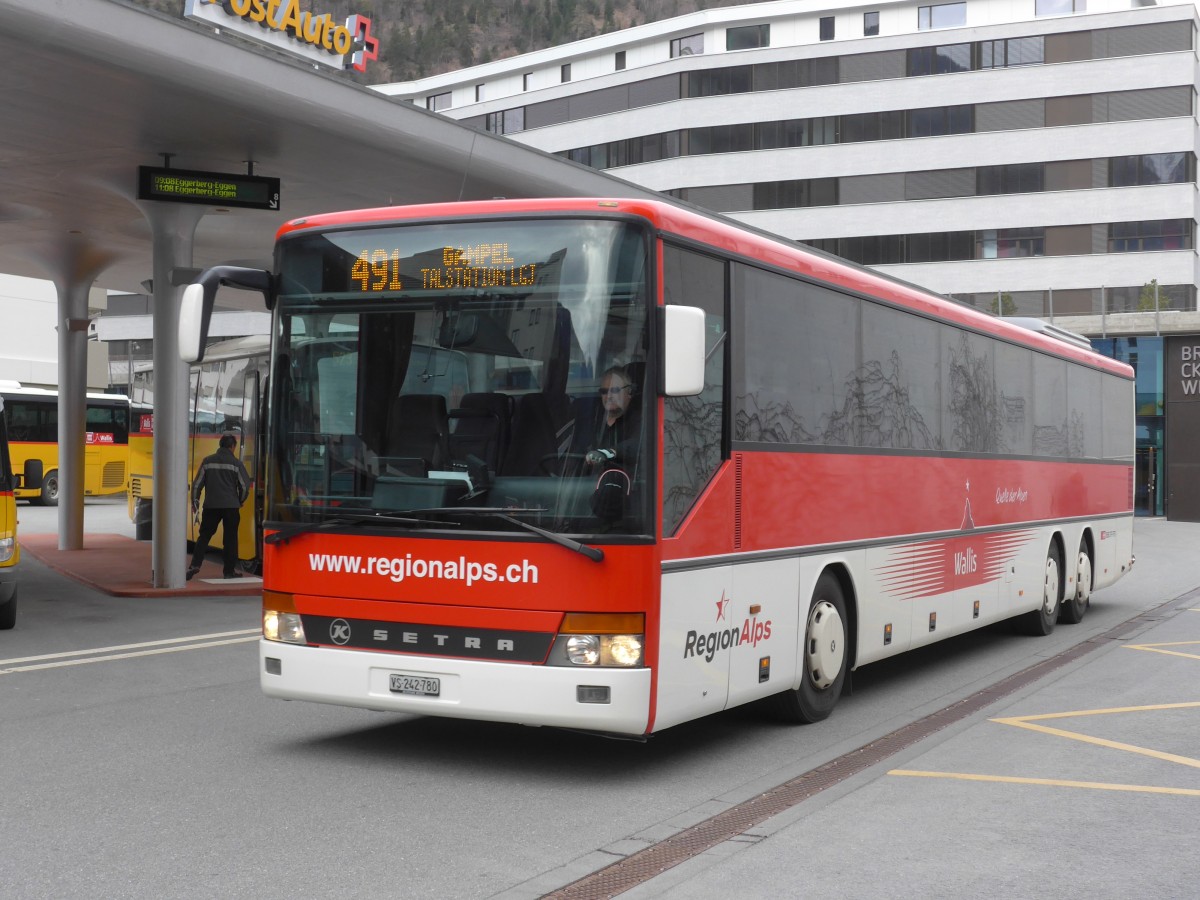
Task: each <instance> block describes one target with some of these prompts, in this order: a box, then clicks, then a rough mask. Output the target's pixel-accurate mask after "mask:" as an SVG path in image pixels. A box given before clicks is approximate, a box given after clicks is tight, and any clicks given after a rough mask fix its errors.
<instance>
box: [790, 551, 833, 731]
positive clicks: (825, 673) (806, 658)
mask: <svg viewBox="0 0 1200 900" xmlns="http://www.w3.org/2000/svg"><path fill="white" fill-rule="evenodd" d="M848 621H849V620H848V619H847V617H846V599H845V597H844V596H843V594H842V585H841V583H840V582H839V581H838V579H837V576H835V575H834V574H833V573H832V572H824V573H822V575H821V577H820V578H818V579H817V586H816V587H815V588H814V589H813V596H812V600H811V602H810V603H809V605H808V617H807V620H806V622H805V625H804V646H803V647H802V648H801V654H800V666H801V670H802V671H801V676H800V687H798V688H796V689H795V690H790V691H784V692H783V693H782V694H776V704H777V710H778V712H779V714H780V716H781V717H782V718H783V719H785V720H787V721H789V722H798V723H800V724H810V723H812V722H820V721H822V720H823V719H827V718H829V714H830V713H831V712H833V708H834V707H835V706H836V705H837V702H838V699H839V698H840V697H841V696H842V687H843V685H844V684H845V683H846V671H847V669H848V667H849V654H848V651H849V649H850V647H849V643H850V641H849V629H848V628H847V624H846V623H847V622H848Z"/></svg>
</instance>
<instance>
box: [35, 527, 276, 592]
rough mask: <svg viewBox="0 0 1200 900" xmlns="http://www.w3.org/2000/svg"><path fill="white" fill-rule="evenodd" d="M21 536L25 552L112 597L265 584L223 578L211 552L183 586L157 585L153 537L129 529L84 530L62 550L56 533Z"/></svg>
mask: <svg viewBox="0 0 1200 900" xmlns="http://www.w3.org/2000/svg"><path fill="white" fill-rule="evenodd" d="M20 540H21V552H22V553H23V554H28V555H29V556H31V557H33V558H34V559H36V560H37V561H38V562H40V563H42V564H43V565H45V566H47V567H49V568H50V569H53V570H54V571H55V572H58V573H60V574H62V575H65V576H66V577H68V578H71V579H73V580H74V581H78V582H80V583H81V584H85V585H87V586H88V587H90V588H93V589H95V590H97V591H101V592H103V593H105V594H109V595H111V596H113V597H214V596H216V597H219V596H246V595H247V594H256V593H258V592H259V591H261V590H262V579H261V578H258V577H254V576H250V575H243V576H242V577H241V578H225V577H224V576H223V575H222V574H221V563H220V560H219V558H218V557H216V556H213V555H210V556H209V557H208V558H207V559H206V560H205V561H204V565H203V566H201V568H200V572H199V573H198V574H197V575H196V576H195V577H194V578H192V580H191V581H188V582H186V583H185V585H184V586H183V587H181V588H157V587H154V585H153V563H152V555H151V544H150V542H149V541H138V540H135V539H133V538H131V537H126V536H125V535H120V534H85V535H84V538H83V549H82V550H59V549H58V535H57V534H30V535H24V534H23V535H21V539H20Z"/></svg>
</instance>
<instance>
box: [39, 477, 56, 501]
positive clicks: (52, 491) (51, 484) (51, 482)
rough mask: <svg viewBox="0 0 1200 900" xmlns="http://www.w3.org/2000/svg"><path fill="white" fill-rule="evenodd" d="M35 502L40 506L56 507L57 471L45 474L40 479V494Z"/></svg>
mask: <svg viewBox="0 0 1200 900" xmlns="http://www.w3.org/2000/svg"><path fill="white" fill-rule="evenodd" d="M37 502H38V503H40V504H41V505H42V506H58V470H57V469H55V470H54V471H53V472H47V473H46V477H45V478H43V479H42V493H41V496H39V497H38V499H37Z"/></svg>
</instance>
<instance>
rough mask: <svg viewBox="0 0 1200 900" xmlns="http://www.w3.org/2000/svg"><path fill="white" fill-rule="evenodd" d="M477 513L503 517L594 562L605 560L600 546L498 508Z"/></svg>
mask: <svg viewBox="0 0 1200 900" xmlns="http://www.w3.org/2000/svg"><path fill="white" fill-rule="evenodd" d="M477 514H478V515H485V516H491V517H493V518H496V519H503V520H504V521H505V522H511V523H512V524H513V525H516V526H517V527H518V528H524V529H525V530H526V531H529V532H532V533H533V534H540V535H541V536H542V537H544V538H545V539H546V540H548V541H550V542H551V543H554V544H558V545H559V546H560V547H566V548H567V549H568V550H574V551H575V552H576V553H582V554H583V555H584V556H586V557H587V558H588V559H590V560H591V561H592V562H603V561H604V551H603V550H601V549H600V548H599V547H591V546H588V545H587V544H583V543H580V542H579V541H573V540H571V539H570V538H569V537H563V536H562V535H561V534H555V533H554V532H553V531H547V530H546V529H545V528H538V527H537V526H536V525H532V524H530V523H529V522H522V521H521V520H520V519H514V518H513V517H512V516H510V515H507V514H505V513H502V512H500V511H498V510H486V509H481V510H479V512H478V513H477Z"/></svg>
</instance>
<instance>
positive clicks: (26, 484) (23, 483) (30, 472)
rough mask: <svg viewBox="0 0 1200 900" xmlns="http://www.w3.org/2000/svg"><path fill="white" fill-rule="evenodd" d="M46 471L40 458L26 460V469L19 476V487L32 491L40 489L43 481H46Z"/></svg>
mask: <svg viewBox="0 0 1200 900" xmlns="http://www.w3.org/2000/svg"><path fill="white" fill-rule="evenodd" d="M45 478H46V473H45V469H44V468H43V467H42V461H41V460H40V459H27V460H25V471H24V472H23V473H21V474H20V475H18V476H17V479H18V481H19V484H18V485H17V486H18V487H22V488H25V489H26V490H30V491H38V490H41V488H42V482H43V481H45Z"/></svg>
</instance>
